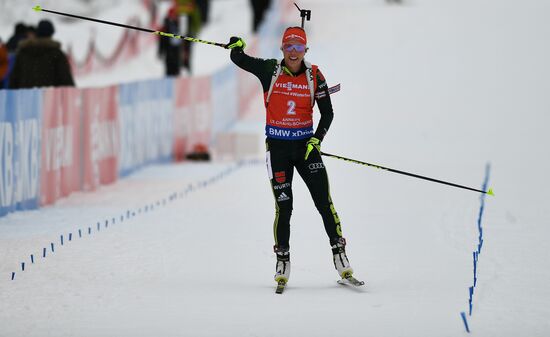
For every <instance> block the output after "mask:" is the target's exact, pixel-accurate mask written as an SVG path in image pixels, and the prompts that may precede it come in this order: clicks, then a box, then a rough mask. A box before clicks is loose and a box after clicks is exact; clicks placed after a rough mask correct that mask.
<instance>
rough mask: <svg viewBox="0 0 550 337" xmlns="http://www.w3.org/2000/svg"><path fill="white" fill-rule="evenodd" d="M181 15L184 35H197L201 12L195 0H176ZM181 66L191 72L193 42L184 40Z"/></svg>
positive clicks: (181, 27)
mask: <svg viewBox="0 0 550 337" xmlns="http://www.w3.org/2000/svg"><path fill="white" fill-rule="evenodd" d="M174 5H175V6H177V10H178V14H179V16H180V29H185V30H186V31H185V32H184V34H183V35H185V36H190V37H197V35H198V34H199V31H200V28H201V14H200V11H199V8H198V6H197V4H196V2H195V0H174ZM181 57H182V60H181V66H182V67H183V68H185V69H187V71H188V72H189V73H191V42H189V41H185V40H184V41H183V45H182V55H181Z"/></svg>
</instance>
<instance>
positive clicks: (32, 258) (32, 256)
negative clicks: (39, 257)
mask: <svg viewBox="0 0 550 337" xmlns="http://www.w3.org/2000/svg"><path fill="white" fill-rule="evenodd" d="M31 263H32V264H34V255H32V254H31Z"/></svg>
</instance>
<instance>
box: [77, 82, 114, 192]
mask: <svg viewBox="0 0 550 337" xmlns="http://www.w3.org/2000/svg"><path fill="white" fill-rule="evenodd" d="M117 88H118V87H116V86H112V87H105V88H90V89H84V90H82V121H83V128H82V132H83V137H82V139H83V141H82V149H81V153H82V160H83V175H82V178H83V184H82V188H83V190H85V191H88V190H94V189H96V188H97V187H98V186H100V185H105V184H110V183H113V182H114V181H116V179H117V174H118V156H119V150H120V131H119V125H118V122H119V121H118V107H117V95H118V90H117Z"/></svg>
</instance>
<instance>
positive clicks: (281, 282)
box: [275, 280, 286, 294]
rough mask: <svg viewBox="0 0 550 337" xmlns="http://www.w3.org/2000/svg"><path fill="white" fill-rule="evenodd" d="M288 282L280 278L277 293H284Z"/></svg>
mask: <svg viewBox="0 0 550 337" xmlns="http://www.w3.org/2000/svg"><path fill="white" fill-rule="evenodd" d="M285 287H286V282H285V280H279V283H277V289H275V293H276V294H282V293H283V291H285Z"/></svg>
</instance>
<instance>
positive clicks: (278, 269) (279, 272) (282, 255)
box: [273, 246, 290, 294]
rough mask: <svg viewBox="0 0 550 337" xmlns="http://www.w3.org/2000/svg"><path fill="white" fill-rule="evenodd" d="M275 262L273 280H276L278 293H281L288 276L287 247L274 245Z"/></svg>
mask: <svg viewBox="0 0 550 337" xmlns="http://www.w3.org/2000/svg"><path fill="white" fill-rule="evenodd" d="M273 249H274V250H275V255H276V256H277V263H276V264H275V276H274V279H275V282H277V290H276V292H277V293H278V294H281V293H282V292H283V290H284V288H285V286H286V283H287V282H288V278H289V277H290V252H289V248H288V247H279V246H274V247H273Z"/></svg>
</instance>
